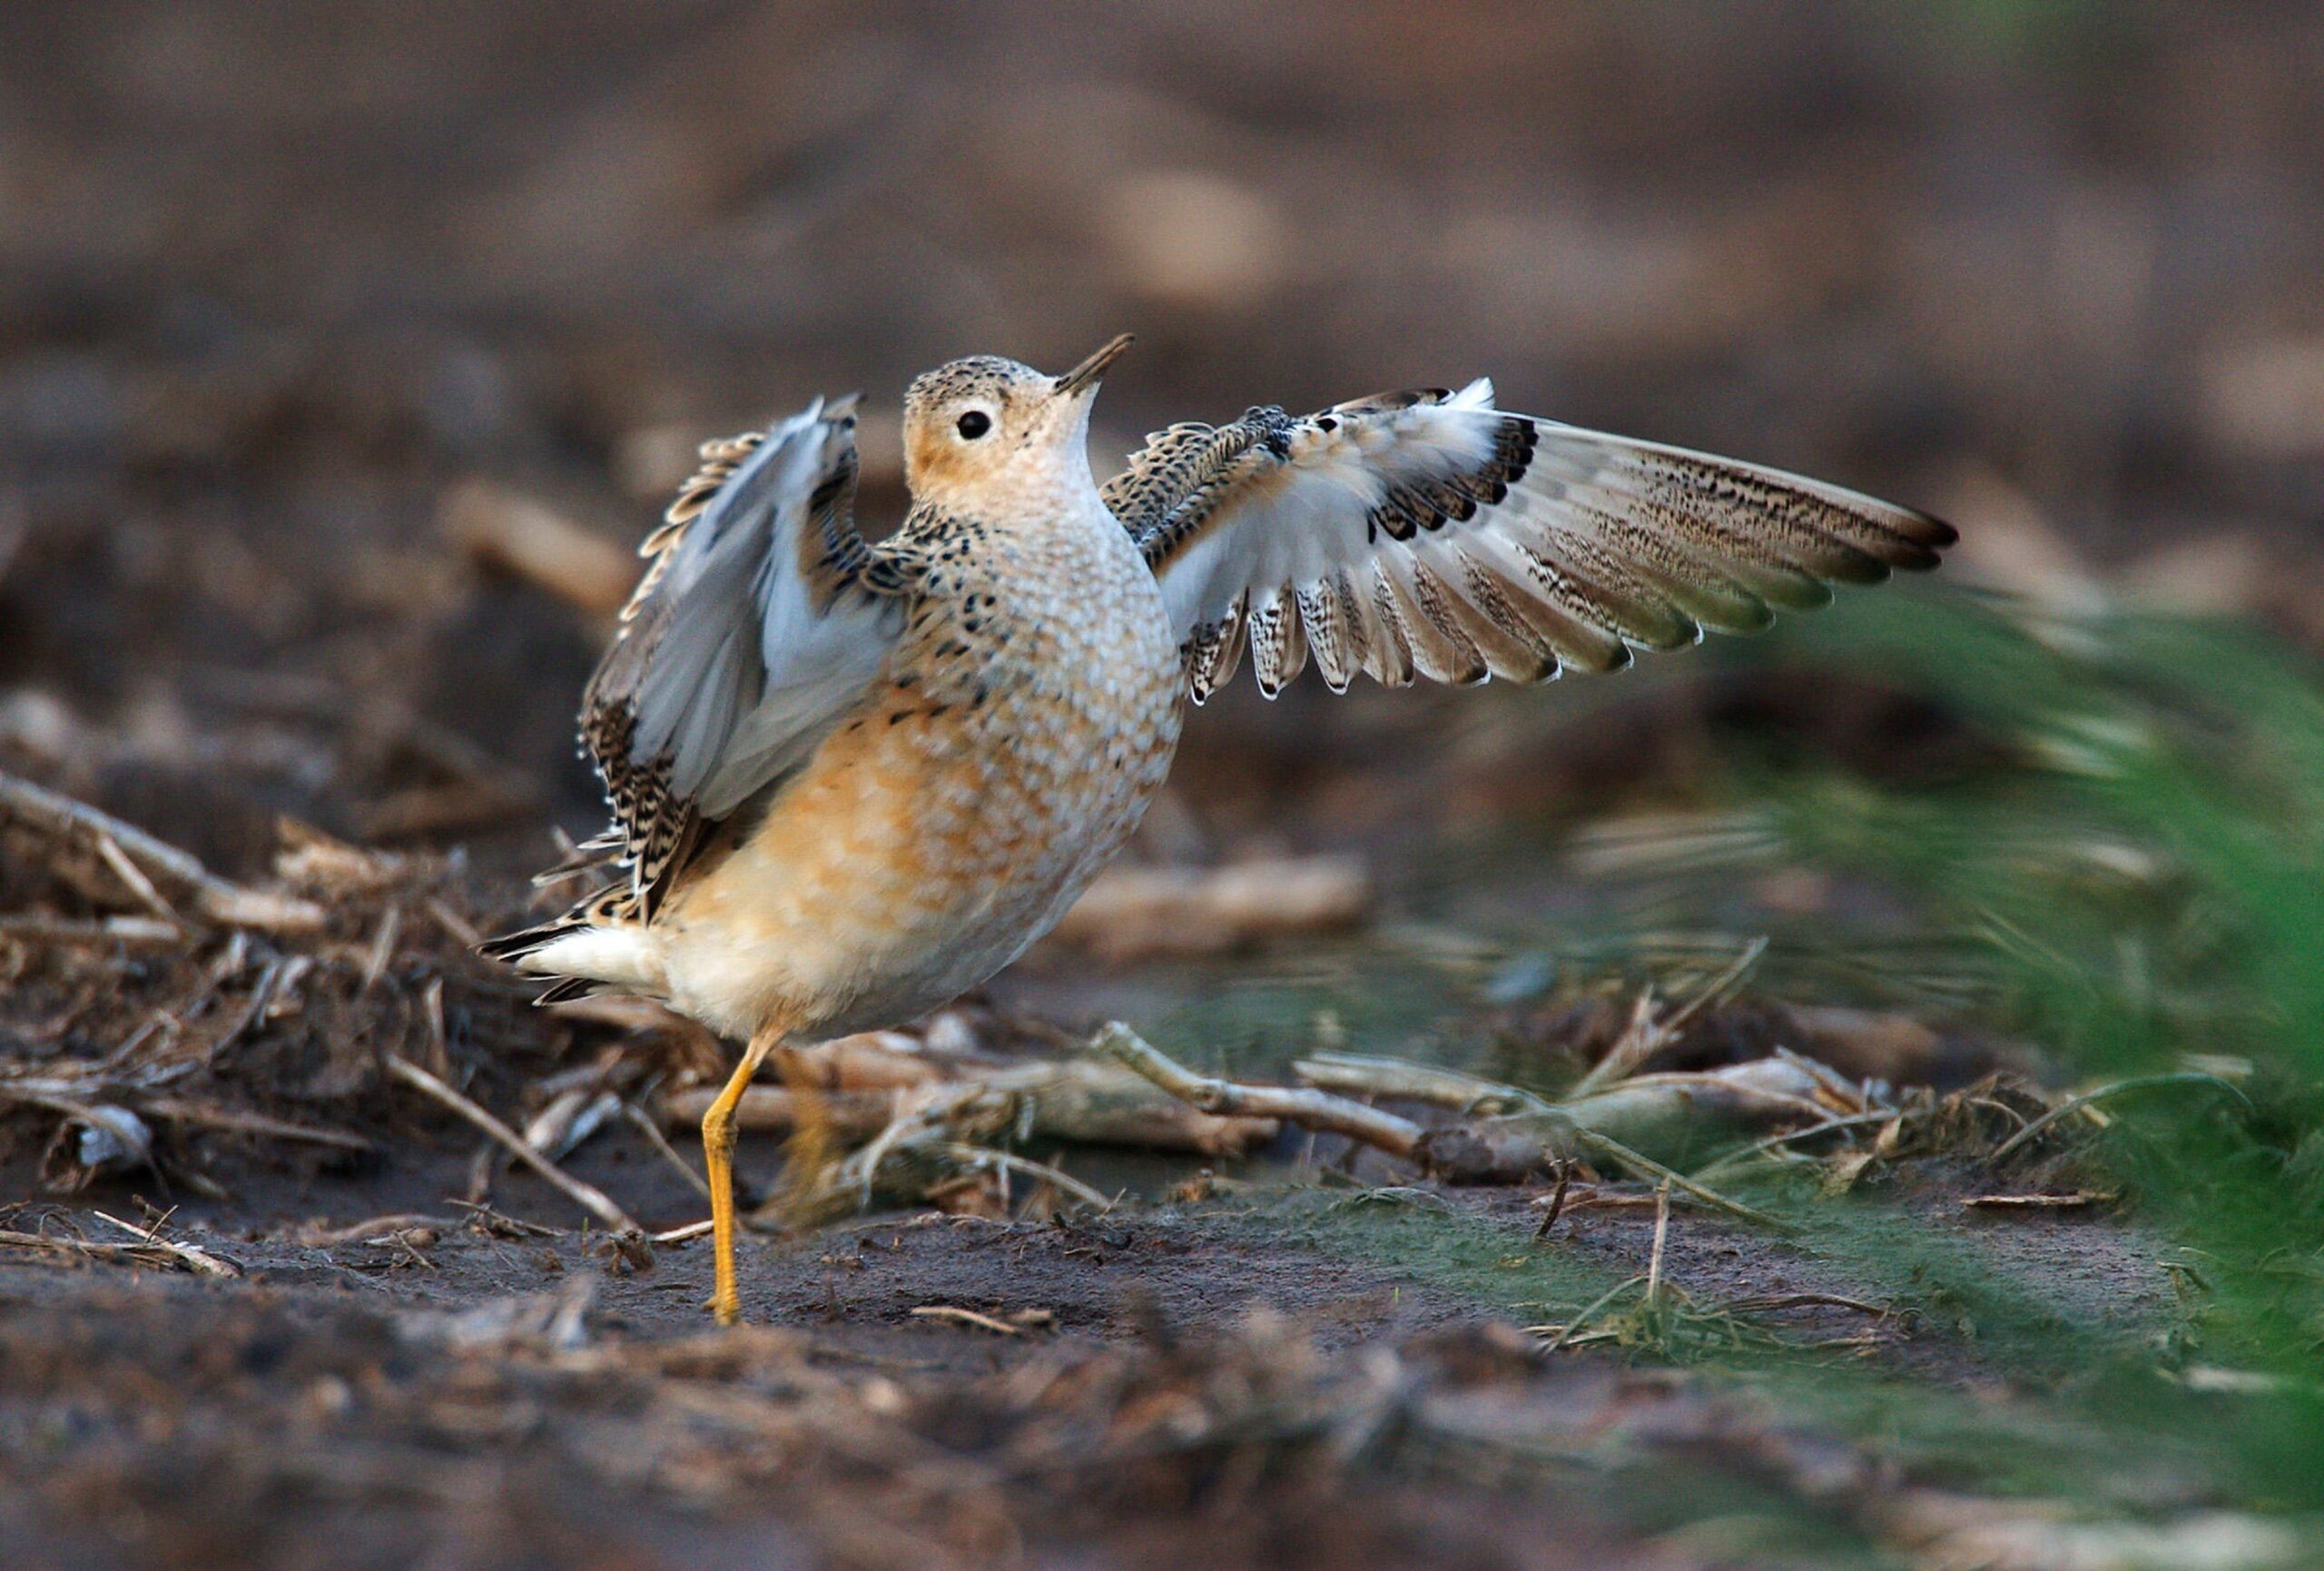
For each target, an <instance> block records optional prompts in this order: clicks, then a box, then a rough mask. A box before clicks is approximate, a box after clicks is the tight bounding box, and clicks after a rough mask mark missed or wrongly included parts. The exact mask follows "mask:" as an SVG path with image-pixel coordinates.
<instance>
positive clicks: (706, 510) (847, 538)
mask: <svg viewBox="0 0 2324 1571" xmlns="http://www.w3.org/2000/svg"><path fill="white" fill-rule="evenodd" d="M703 459H704V466H703V469H702V471H701V472H700V473H699V474H697V475H696V476H695V477H694V479H692V480H689V481H688V482H687V483H686V485H685V486H684V488H682V489H681V490H680V492H679V495H678V499H677V500H676V501H675V503H673V504H672V506H671V508H670V510H669V513H668V514H667V516H666V519H665V522H664V523H663V525H662V526H661V527H660V528H659V529H656V530H655V531H654V533H653V534H651V535H649V536H648V537H647V538H646V539H645V544H644V545H643V546H641V547H640V548H639V550H640V554H641V555H643V556H645V557H646V558H648V563H649V565H648V566H647V568H646V569H645V575H644V577H643V578H641V579H640V581H639V583H638V586H637V589H636V591H635V594H633V595H632V597H631V598H630V602H629V604H628V606H627V607H626V608H625V609H624V610H623V612H622V620H621V628H620V631H619V634H618V635H617V637H616V638H615V643H614V646H613V647H612V648H611V649H609V650H607V651H606V657H605V659H604V661H603V663H602V664H601V665H600V666H599V667H598V668H597V672H596V677H593V678H592V679H591V681H590V684H589V687H588V691H587V693H586V697H584V698H583V701H582V714H581V734H582V742H583V745H584V746H585V747H586V749H587V751H588V752H589V754H590V756H592V758H593V759H594V760H595V762H596V766H597V771H598V774H599V776H600V777H601V778H602V779H603V781H604V783H605V786H606V798H607V801H608V802H609V803H610V805H611V806H612V808H613V814H614V818H615V825H614V831H613V835H611V836H609V837H608V838H609V840H610V841H611V843H612V845H614V846H615V847H617V848H618V852H619V858H620V860H621V861H622V862H624V863H625V864H626V865H628V867H629V870H630V880H629V888H628V890H627V892H626V894H627V901H628V904H629V906H630V914H635V915H638V916H641V917H645V918H650V917H651V915H652V914H653V907H654V905H655V903H656V901H657V900H658V897H659V895H660V894H661V893H662V892H663V891H664V890H665V888H666V887H667V884H668V882H669V880H670V879H671V878H672V877H673V876H674V875H675V873H676V872H677V870H678V869H679V867H680V866H681V865H683V863H684V859H685V856H686V855H687V854H688V852H689V850H690V849H691V847H692V845H694V840H695V837H696V835H697V834H698V833H699V831H700V829H701V828H702V827H703V826H704V825H707V824H711V823H715V822H716V821H718V820H719V819H721V818H724V817H725V816H726V815H729V814H731V813H733V812H734V810H735V809H736V808H737V807H739V806H741V805H743V803H744V802H745V801H747V800H748V799H749V798H750V797H751V796H752V795H754V794H755V793H757V792H760V791H762V790H763V789H765V788H766V787H768V786H769V785H773V784H775V783H776V782H778V781H780V780H781V779H782V778H783V776H785V775H787V774H789V773H790V772H792V771H793V770H795V769H797V768H798V767H799V766H802V765H803V763H804V762H805V761H806V759H807V758H808V756H811V755H812V753H813V751H814V750H815V748H816V747H817V746H819V745H820V744H821V743H822V739H823V738H824V737H825V736H828V735H829V734H830V732H831V731H832V728H833V727H834V726H836V725H837V724H838V723H839V721H840V719H841V718H842V716H844V715H845V714H846V712H847V711H848V710H849V709H850V708H851V707H852V706H853V705H854V704H855V703H856V702H857V701H858V700H859V699H860V698H861V697H862V694H863V692H864V691H865V689H866V688H867V687H869V686H870V684H871V683H872V680H873V678H874V677H876V676H877V675H878V672H879V670H880V667H881V663H882V662H883V661H884V660H885V659H886V658H887V656H888V653H889V651H890V649H891V647H892V646H893V644H894V642H895V639H896V637H897V635H898V632H899V629H900V628H901V622H902V615H901V606H900V603H899V602H898V600H897V599H896V598H895V596H894V594H893V593H892V590H891V588H890V587H889V586H887V585H886V584H885V583H884V581H883V579H882V576H881V574H880V572H879V571H878V570H877V568H878V563H877V561H876V558H875V553H874V552H873V551H872V548H870V547H868V546H867V545H866V544H865V543H864V541H863V539H862V537H861V536H860V535H858V534H857V533H856V529H855V525H854V521H853V517H852V504H853V499H854V482H855V469H856V459H855V420H854V413H853V400H848V401H847V402H846V403H845V404H844V405H837V406H832V407H829V408H827V407H825V406H824V404H823V403H822V400H817V401H816V402H815V403H814V404H812V405H811V406H810V407H809V408H808V409H807V410H804V411H803V412H802V413H800V414H798V415H796V416H793V418H792V419H790V420H785V421H783V422H782V423H780V424H778V425H776V426H774V427H773V428H771V429H770V430H767V431H766V432H764V433H763V434H753V435H747V436H743V437H737V438H734V439H732V440H728V441H724V442H713V443H709V444H706V445H705V446H704V449H703Z"/></svg>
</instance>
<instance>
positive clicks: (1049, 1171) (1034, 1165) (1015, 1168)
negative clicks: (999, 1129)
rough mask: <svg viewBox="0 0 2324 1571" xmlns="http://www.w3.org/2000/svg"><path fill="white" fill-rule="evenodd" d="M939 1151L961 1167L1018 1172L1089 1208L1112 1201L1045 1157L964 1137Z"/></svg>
mask: <svg viewBox="0 0 2324 1571" xmlns="http://www.w3.org/2000/svg"><path fill="white" fill-rule="evenodd" d="M939 1149H940V1150H941V1151H943V1153H944V1154H945V1155H946V1156H948V1157H950V1159H951V1160H952V1161H956V1162H959V1163H960V1165H961V1166H963V1167H968V1168H978V1167H998V1168H1001V1169H1003V1170H1005V1171H1010V1172H1021V1173H1025V1174H1028V1175H1029V1176H1030V1177H1033V1178H1037V1179H1039V1180H1040V1181H1042V1182H1043V1183H1045V1184H1049V1185H1052V1186H1054V1187H1055V1188H1056V1190H1057V1191H1058V1192H1059V1194H1061V1195H1064V1196H1065V1197H1066V1198H1067V1199H1068V1200H1078V1201H1080V1202H1081V1203H1082V1204H1083V1205H1085V1206H1088V1207H1089V1208H1090V1209H1091V1210H1101V1211H1102V1210H1111V1209H1112V1207H1113V1203H1114V1202H1113V1201H1111V1200H1108V1199H1107V1198H1106V1197H1105V1196H1104V1195H1102V1194H1100V1193H1098V1191H1096V1190H1094V1189H1091V1188H1090V1187H1089V1186H1088V1184H1086V1183H1083V1182H1082V1181H1080V1180H1079V1179H1078V1178H1075V1177H1074V1176H1073V1175H1072V1174H1071V1173H1068V1172H1067V1171H1065V1170H1064V1169H1062V1168H1057V1167H1051V1166H1050V1165H1049V1163H1047V1162H1045V1161H1034V1160H1033V1159H1032V1158H1030V1157H1023V1156H1019V1155H1018V1154H1017V1153H1016V1152H1014V1151H995V1150H993V1149H992V1148H991V1147H990V1146H981V1145H970V1144H969V1143H968V1142H967V1141H952V1142H951V1143H950V1144H948V1145H945V1146H942V1147H940V1148H939Z"/></svg>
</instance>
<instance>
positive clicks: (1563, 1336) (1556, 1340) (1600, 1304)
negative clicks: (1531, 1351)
mask: <svg viewBox="0 0 2324 1571" xmlns="http://www.w3.org/2000/svg"><path fill="white" fill-rule="evenodd" d="M1645 1280H1646V1279H1645V1278H1644V1277H1625V1278H1623V1279H1622V1280H1620V1281H1619V1282H1616V1283H1615V1284H1614V1285H1613V1286H1612V1287H1610V1288H1608V1289H1606V1290H1605V1291H1604V1292H1602V1293H1600V1294H1599V1295H1598V1296H1597V1297H1596V1298H1594V1299H1590V1305H1589V1307H1588V1308H1587V1309H1583V1310H1582V1311H1581V1313H1580V1314H1578V1315H1576V1316H1574V1317H1573V1319H1571V1320H1568V1321H1567V1322H1566V1323H1565V1324H1564V1325H1562V1326H1561V1327H1559V1328H1558V1332H1557V1335H1555V1336H1553V1337H1551V1339H1549V1341H1548V1343H1547V1344H1546V1345H1544V1346H1543V1347H1542V1349H1541V1352H1542V1354H1543V1355H1544V1356H1547V1355H1548V1354H1551V1353H1554V1352H1556V1351H1557V1350H1558V1349H1560V1348H1562V1347H1564V1346H1565V1345H1566V1344H1567V1343H1568V1342H1570V1341H1571V1340H1572V1339H1573V1334H1574V1333H1575V1332H1576V1331H1579V1330H1580V1329H1581V1328H1582V1327H1584V1326H1586V1325H1588V1324H1589V1323H1590V1320H1591V1319H1593V1318H1595V1317H1596V1315H1597V1313H1598V1311H1599V1310H1600V1309H1604V1308H1605V1307H1606V1306H1607V1305H1608V1304H1610V1303H1612V1302H1613V1301H1614V1300H1615V1299H1619V1298H1620V1297H1621V1296H1622V1295H1623V1294H1624V1293H1626V1292H1629V1291H1630V1289H1632V1288H1634V1287H1637V1286H1638V1285H1639V1284H1640V1283H1641V1282H1643V1281H1645ZM1542 1329H1548V1328H1546V1327H1544V1328H1542Z"/></svg>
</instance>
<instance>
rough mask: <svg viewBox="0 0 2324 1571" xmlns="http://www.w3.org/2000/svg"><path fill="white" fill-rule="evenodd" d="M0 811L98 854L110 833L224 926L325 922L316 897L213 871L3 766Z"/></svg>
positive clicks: (295, 929)
mask: <svg viewBox="0 0 2324 1571" xmlns="http://www.w3.org/2000/svg"><path fill="white" fill-rule="evenodd" d="M0 816H5V817H13V818H15V819H16V820H17V821H19V822H20V823H24V824H27V825H31V826H32V827H34V828H35V829H38V830H41V831H43V832H44V833H45V834H49V835H55V836H57V837H58V838H60V839H79V840H85V841H87V842H88V843H90V844H91V845H95V846H97V847H98V852H99V855H103V842H104V841H105V840H107V839H110V840H111V841H112V842H113V846H114V848H115V849H116V850H118V851H119V852H121V854H122V855H123V857H124V858H125V859H126V860H127V861H129V862H130V863H132V864H133V865H135V866H136V867H137V868H138V870H139V871H141V872H143V873H144V874H146V875H147V876H148V877H149V878H150V877H158V878H161V879H163V880H166V881H167V882H169V883H172V884H180V885H182V886H184V887H185V888H188V889H190V890H192V892H193V897H194V906H195V908H196V909H197V910H199V911H200V912H201V913H202V915H204V916H206V917H208V918H210V919H211V920H212V921H213V922H218V923H222V924H224V925H226V926H229V927H256V928H261V929H264V930H266V931H268V932H274V933H310V932H313V931H314V930H316V929H317V928H320V927H321V926H322V924H323V911H322V907H321V906H320V905H317V904H314V903H313V902H312V901H310V900H300V899H297V898H295V897H293V896H291V895H287V894H267V893H265V892H263V891H261V890H256V889H246V888H244V887H243V886H242V885H241V884H235V883H232V882H231V881H229V880H227V879H223V878H221V877H219V876H218V875H217V874H214V873H212V872H211V871H210V869H209V868H207V867H204V866H203V865H202V862H201V859H200V858H199V857H196V856H194V855H192V854H191V853H189V852H185V851H181V850H180V849H178V847H176V846H174V845H170V844H169V843H168V842H167V841H164V840H160V839H157V838H155V837H154V836H153V835H148V834H146V833H145V831H143V829H140V828H138V827H137V826H136V825H133V824H129V823H125V822H123V820H121V819H119V818H115V817H114V816H113V815H112V814H110V813H104V812H100V811H99V810H98V809H96V808H94V807H92V806H90V805H88V804H87V803H85V802H76V801H74V799H73V798H72V797H70V796H66V795H61V794H59V793H57V792H54V791H49V790H44V789H43V788H42V787H41V786H38V785H34V784H33V783H32V782H31V781H29V780H22V779H19V778H17V777H16V776H14V775H10V774H6V773H5V772H0Z"/></svg>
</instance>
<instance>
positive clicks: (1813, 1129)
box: [1700, 1107, 1899, 1173]
mask: <svg viewBox="0 0 2324 1571" xmlns="http://www.w3.org/2000/svg"><path fill="white" fill-rule="evenodd" d="M1898 1116H1899V1112H1898V1110H1896V1109H1895V1108H1886V1107H1884V1108H1879V1109H1876V1110H1875V1111H1873V1112H1857V1113H1850V1114H1848V1115H1847V1116H1846V1117H1845V1118H1833V1119H1827V1120H1825V1121H1823V1122H1822V1123H1812V1124H1809V1125H1808V1126H1807V1128H1806V1129H1795V1130H1791V1131H1787V1132H1786V1133H1783V1134H1771V1135H1769V1136H1768V1138H1767V1139H1765V1140H1758V1141H1752V1142H1751V1143H1750V1144H1749V1145H1747V1146H1745V1147H1744V1148H1743V1149H1742V1150H1740V1151H1728V1153H1727V1154H1726V1155H1725V1156H1722V1157H1719V1158H1718V1159H1717V1160H1716V1161H1712V1162H1710V1163H1709V1164H1708V1165H1707V1166H1705V1167H1703V1168H1702V1169H1701V1170H1700V1171H1702V1172H1706V1173H1711V1172H1717V1171H1718V1170H1719V1169H1721V1168H1724V1167H1732V1166H1734V1165H1736V1164H1737V1163H1738V1162H1744V1161H1749V1160H1750V1159H1751V1158H1753V1157H1755V1156H1758V1155H1760V1154H1762V1153H1763V1152H1767V1151H1774V1150H1777V1148H1778V1147H1782V1146H1787V1145H1790V1144H1791V1143H1793V1142H1794V1141H1803V1140H1807V1139H1808V1138H1809V1137H1810V1136H1813V1135H1819V1134H1829V1133H1831V1132H1832V1131H1834V1130H1836V1129H1858V1128H1861V1127H1863V1126H1864V1125H1866V1124H1868V1123H1886V1122H1887V1121H1889V1120H1890V1119H1893V1118H1896V1117H1898Z"/></svg>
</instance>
